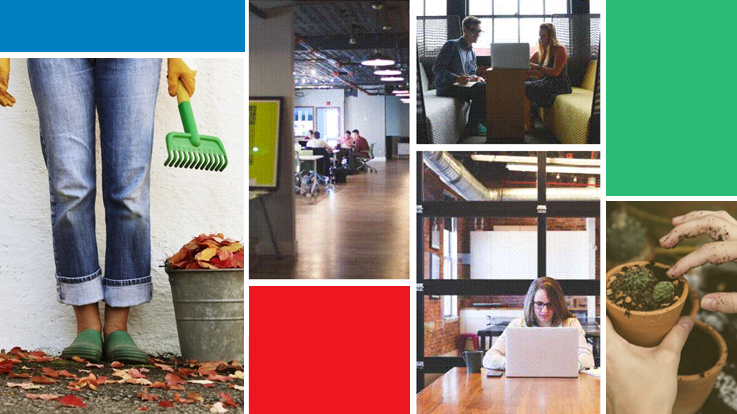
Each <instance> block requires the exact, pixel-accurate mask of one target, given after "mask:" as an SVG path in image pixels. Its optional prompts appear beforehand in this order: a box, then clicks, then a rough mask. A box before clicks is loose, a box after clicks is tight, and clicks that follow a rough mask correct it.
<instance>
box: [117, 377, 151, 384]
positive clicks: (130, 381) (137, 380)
mask: <svg viewBox="0 0 737 414" xmlns="http://www.w3.org/2000/svg"><path fill="white" fill-rule="evenodd" d="M123 382H125V383H126V384H137V385H151V381H149V380H147V379H146V378H127V379H125V380H123ZM123 382H120V381H118V383H119V384H122V383H123Z"/></svg>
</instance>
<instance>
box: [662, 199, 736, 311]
mask: <svg viewBox="0 0 737 414" xmlns="http://www.w3.org/2000/svg"><path fill="white" fill-rule="evenodd" d="M673 226H675V227H674V228H673V230H671V231H670V232H669V233H668V234H666V235H665V236H663V238H661V239H660V245H661V246H662V247H665V248H672V247H674V246H675V245H677V244H678V243H680V242H681V241H682V240H683V239H686V238H692V237H696V236H698V235H701V234H708V235H709V237H711V238H712V239H714V240H716V242H714V243H707V244H705V245H703V246H701V247H699V248H698V249H697V250H696V251H694V252H692V253H689V254H688V255H686V256H684V257H682V258H681V259H680V260H679V261H678V262H676V264H675V265H673V267H671V268H670V270H669V271H668V275H669V276H670V277H672V278H676V277H679V276H681V275H683V274H685V273H686V272H688V271H689V270H691V269H693V268H694V267H698V266H701V265H703V264H705V263H712V264H722V263H727V262H731V261H734V260H735V259H737V220H735V219H734V217H732V216H730V215H729V214H728V213H727V212H726V211H692V212H690V213H688V214H684V215H682V216H678V217H675V218H673ZM701 307H702V308H704V309H706V310H709V311H719V312H725V313H737V293H712V294H708V295H705V296H704V297H703V298H702V299H701Z"/></svg>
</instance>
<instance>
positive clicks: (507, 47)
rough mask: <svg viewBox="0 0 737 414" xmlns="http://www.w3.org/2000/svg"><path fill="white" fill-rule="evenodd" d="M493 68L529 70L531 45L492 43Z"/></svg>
mask: <svg viewBox="0 0 737 414" xmlns="http://www.w3.org/2000/svg"><path fill="white" fill-rule="evenodd" d="M491 67H492V68H494V69H527V68H529V67H530V44H529V43H492V44H491Z"/></svg>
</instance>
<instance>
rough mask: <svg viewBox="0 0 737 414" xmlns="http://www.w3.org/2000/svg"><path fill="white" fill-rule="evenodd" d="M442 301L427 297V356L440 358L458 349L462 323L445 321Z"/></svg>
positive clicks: (457, 320)
mask: <svg viewBox="0 0 737 414" xmlns="http://www.w3.org/2000/svg"><path fill="white" fill-rule="evenodd" d="M459 302H460V301H459ZM442 303H443V301H442V299H441V298H438V299H433V298H431V297H429V296H425V356H438V355H443V354H446V353H449V352H456V351H457V349H458V335H459V334H460V330H461V322H460V320H459V319H458V318H455V319H451V320H445V319H443V310H442Z"/></svg>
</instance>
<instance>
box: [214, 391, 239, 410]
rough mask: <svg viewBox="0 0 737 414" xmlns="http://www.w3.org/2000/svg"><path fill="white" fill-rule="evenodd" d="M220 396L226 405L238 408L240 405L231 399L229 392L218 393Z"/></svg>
mask: <svg viewBox="0 0 737 414" xmlns="http://www.w3.org/2000/svg"><path fill="white" fill-rule="evenodd" d="M218 396H220V398H222V399H223V402H224V403H225V404H226V405H229V406H231V407H237V406H238V403H237V402H235V401H233V398H231V397H230V394H228V393H227V392H219V393H218Z"/></svg>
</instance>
